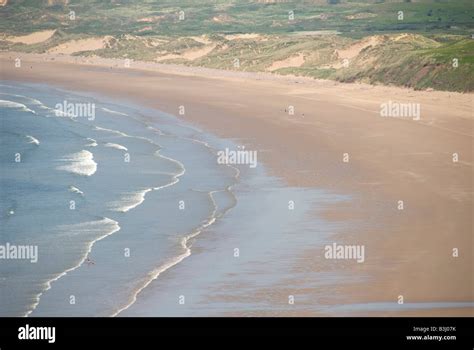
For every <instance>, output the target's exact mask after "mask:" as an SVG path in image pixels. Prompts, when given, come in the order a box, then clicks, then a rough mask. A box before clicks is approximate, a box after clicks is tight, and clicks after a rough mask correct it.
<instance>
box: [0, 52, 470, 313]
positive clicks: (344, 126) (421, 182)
mask: <svg viewBox="0 0 474 350" xmlns="http://www.w3.org/2000/svg"><path fill="white" fill-rule="evenodd" d="M15 57H17V56H16V54H14V53H10V52H8V53H5V52H4V53H1V54H0V62H2V73H1V75H2V79H5V80H19V81H29V82H41V83H48V84H52V85H58V86H61V87H63V88H66V89H71V90H77V91H94V92H97V93H100V94H104V95H106V96H111V97H115V98H121V99H129V100H131V101H134V102H135V103H139V104H143V105H144V106H147V107H152V108H156V109H158V110H161V111H164V112H167V113H170V114H173V115H178V111H179V109H180V107H181V106H183V107H184V109H185V113H184V115H183V116H180V118H183V119H185V120H189V121H190V122H191V123H193V124H195V125H197V126H199V127H201V128H203V129H204V130H206V131H209V132H211V133H214V134H216V135H218V136H219V137H222V138H226V139H232V140H238V142H240V143H241V144H243V145H245V146H246V148H247V149H250V150H258V151H259V161H261V162H262V163H263V164H264V165H265V166H266V167H267V168H268V169H269V171H270V174H271V175H275V176H276V177H278V178H280V179H282V180H283V181H284V182H285V183H286V184H287V185H288V186H293V187H301V188H305V187H315V188H321V189H327V190H330V191H332V192H335V193H338V194H343V195H345V194H349V195H351V197H352V198H353V199H352V200H351V201H350V202H347V203H342V204H341V203H337V204H334V205H331V206H329V207H328V208H326V209H325V210H324V211H323V212H322V213H321V212H318V213H315V215H323V218H325V219H326V220H329V221H334V222H337V221H345V220H351V221H352V222H355V223H358V224H357V225H355V226H354V227H351V228H348V229H344V230H341V231H340V232H336V233H335V236H334V240H335V241H336V242H347V244H363V245H365V249H366V252H367V256H366V262H365V263H364V264H354V263H352V262H335V261H329V260H325V259H324V254H323V252H321V250H320V249H316V250H315V249H311V247H309V248H308V249H306V251H304V252H302V253H301V256H299V257H298V259H295V269H308V268H309V269H311V270H313V271H314V270H317V271H319V270H325V269H328V270H342V271H344V272H346V273H349V274H351V273H352V274H356V275H357V274H363V275H367V276H369V277H370V278H369V279H368V281H363V282H348V283H345V284H343V285H329V286H325V287H324V288H323V290H319V291H314V293H315V295H318V296H319V295H321V294H325V295H328V296H332V297H331V298H330V297H328V298H327V299H326V300H322V302H325V303H327V304H331V303H337V302H338V303H342V304H363V303H373V302H391V301H393V302H394V303H396V302H397V298H398V297H399V296H400V295H403V296H404V300H405V302H406V303H420V302H434V303H436V302H472V301H474V296H473V289H472V288H473V287H472V286H473V277H472V276H473V274H472V262H473V259H472V258H473V257H472V249H470V248H472V244H473V242H472V232H473V230H472V212H473V210H472V209H473V208H472V201H473V193H472V179H473V164H472V161H473V159H472V156H473V155H472V151H473V149H472V139H473V136H474V132H473V128H472V126H473V115H472V101H473V94H460V93H452V92H438V91H431V92H427V91H413V90H409V89H401V88H394V87H382V86H371V85H365V84H340V83H335V82H332V81H331V82H329V81H313V80H310V79H308V78H295V77H276V76H273V75H269V74H254V73H245V74H239V73H234V72H221V74H219V73H218V72H217V71H215V70H208V69H197V68H189V69H188V67H175V66H171V67H167V66H166V65H158V66H153V65H151V66H149V65H148V64H147V63H140V62H132V63H131V68H126V67H122V68H119V67H120V65H121V64H122V63H123V61H122V60H105V61H104V59H99V58H97V59H96V60H97V61H96V62H95V61H94V59H95V58H87V59H84V58H81V57H73V56H61V57H55V59H54V60H51V58H52V57H51V56H50V55H38V54H21V55H20V57H21V58H22V65H21V67H20V68H15V66H14V58H15ZM83 60H88V61H90V62H89V63H87V62H82V63H81V62H80V61H83ZM78 61H79V62H78ZM111 64H112V65H111ZM114 64H115V66H114ZM124 82H126V83H125V84H124ZM388 101H399V102H405V103H418V104H419V105H420V106H421V118H420V120H412V119H408V118H395V117H394V118H383V117H381V116H380V106H381V104H383V103H387V102H388ZM290 106H293V107H294V110H295V113H294V114H293V115H289V114H288V112H287V111H288V110H289V109H290ZM148 117H149V118H153V116H148ZM453 153H457V154H458V155H459V158H460V159H459V161H458V162H453V161H452V157H453ZM345 154H347V156H346V155H345ZM344 159H346V160H347V161H344ZM400 200H403V203H404V208H403V210H400V209H399V208H398V206H399V201H400ZM467 247H469V249H468V248H467ZM453 248H459V251H460V254H459V256H458V257H453V256H452V249H453ZM296 260H297V261H296ZM309 294H311V291H309ZM412 313H413V311H410V310H407V311H403V310H400V311H398V312H396V314H397V315H401V316H404V315H412ZM420 313H422V314H423V315H427V316H437V315H449V316H458V315H459V316H465V315H466V314H467V315H469V314H470V315H471V316H472V308H470V310H466V309H456V308H452V309H450V308H448V309H446V308H445V309H436V308H433V309H431V310H423V311H422V312H420ZM290 314H291V313H290ZM387 314H388V312H386V311H384V310H381V311H378V312H377V311H376V312H373V311H372V312H367V313H364V312H359V313H358V314H357V315H371V316H375V315H387ZM298 315H301V314H298Z"/></svg>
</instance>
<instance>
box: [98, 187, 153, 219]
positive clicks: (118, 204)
mask: <svg viewBox="0 0 474 350" xmlns="http://www.w3.org/2000/svg"><path fill="white" fill-rule="evenodd" d="M152 190H153V189H152V188H147V189H144V190H139V191H135V192H126V193H123V194H122V195H121V197H120V200H118V201H115V202H111V203H108V204H107V207H108V208H109V209H110V210H112V211H118V212H121V213H126V212H127V211H129V210H131V209H133V208H136V207H138V206H139V205H140V204H142V203H143V202H144V201H145V196H146V194H147V193H148V192H150V191H152Z"/></svg>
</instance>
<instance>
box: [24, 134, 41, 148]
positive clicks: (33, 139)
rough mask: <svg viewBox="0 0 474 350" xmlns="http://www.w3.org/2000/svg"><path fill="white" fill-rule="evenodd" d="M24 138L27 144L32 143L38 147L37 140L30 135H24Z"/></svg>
mask: <svg viewBox="0 0 474 350" xmlns="http://www.w3.org/2000/svg"><path fill="white" fill-rule="evenodd" d="M26 138H27V139H28V143H34V144H35V145H37V146H38V145H39V144H40V142H39V141H38V139H37V138H35V137H33V136H31V135H26Z"/></svg>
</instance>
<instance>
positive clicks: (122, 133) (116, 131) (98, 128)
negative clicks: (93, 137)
mask: <svg viewBox="0 0 474 350" xmlns="http://www.w3.org/2000/svg"><path fill="white" fill-rule="evenodd" d="M94 129H96V130H100V131H107V132H111V133H113V134H117V135H120V136H124V137H129V135H127V134H126V133H124V132H121V131H118V130H113V129H107V128H101V127H100V126H95V127H94Z"/></svg>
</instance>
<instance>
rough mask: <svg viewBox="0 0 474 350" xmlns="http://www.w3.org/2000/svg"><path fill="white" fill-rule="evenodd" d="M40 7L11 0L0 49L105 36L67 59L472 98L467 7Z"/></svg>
mask: <svg viewBox="0 0 474 350" xmlns="http://www.w3.org/2000/svg"><path fill="white" fill-rule="evenodd" d="M47 3H48V2H47V1H44V2H41V1H29V0H24V1H21V0H17V1H9V3H8V4H7V6H4V7H2V8H0V15H1V16H2V21H1V22H0V32H2V33H4V40H2V41H0V49H2V50H10V51H25V52H47V51H48V50H51V49H52V48H54V47H57V46H58V45H60V44H65V43H66V45H68V44H67V43H70V42H71V40H80V39H85V38H97V37H104V36H110V37H107V38H108V39H107V40H106V41H107V43H106V45H104V47H103V48H98V49H97V48H94V50H88V49H87V47H85V48H84V47H83V48H82V49H81V51H78V52H75V53H74V54H76V55H98V56H102V57H114V58H131V59H135V60H146V61H155V60H156V61H159V62H163V63H179V64H185V65H193V66H204V67H212V68H219V69H233V70H243V71H272V72H274V73H277V74H295V75H302V76H309V77H315V78H326V79H334V80H338V81H345V82H352V81H364V82H370V83H384V84H394V85H400V86H409V87H414V88H417V89H426V88H434V89H440V90H451V91H473V90H474V77H473V76H474V74H473V72H474V40H473V39H472V38H471V35H472V33H474V31H473V21H474V19H473V13H474V11H473V10H474V8H473V5H472V2H471V1H464V0H458V1H417V2H405V1H403V2H397V1H387V2H382V1H359V2H356V1H335V0H334V1H320V0H316V1H286V2H275V3H264V2H263V1H262V2H258V1H244V0H235V1H229V0H222V1H209V0H200V1H198V2H196V1H171V0H165V1H159V2H157V3H156V2H152V1H131V0H129V1H125V0H122V1H118V0H115V1H92V0H82V1H50V3H52V5H51V6H47ZM333 3H337V4H333ZM70 11H74V14H75V19H74V20H71V19H70V18H69V15H70ZM181 11H182V12H181ZM399 11H402V12H403V20H400V19H399V16H400V12H399ZM180 14H181V15H182V16H183V15H184V18H183V17H181V18H180ZM45 29H56V30H57V31H56V33H55V34H54V35H53V36H52V37H51V38H50V39H48V40H46V41H44V42H42V43H37V44H31V45H26V44H21V43H12V42H11V41H8V40H5V39H8V38H7V37H5V36H8V35H10V36H11V35H21V34H27V33H32V32H36V31H40V30H45ZM246 33H247V34H248V33H252V35H242V34H246ZM83 46H85V45H83Z"/></svg>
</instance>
